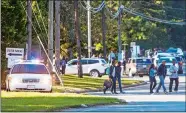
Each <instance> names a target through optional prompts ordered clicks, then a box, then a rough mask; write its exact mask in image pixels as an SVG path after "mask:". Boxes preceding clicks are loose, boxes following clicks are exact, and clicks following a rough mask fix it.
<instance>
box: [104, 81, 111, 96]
mask: <svg viewBox="0 0 186 113" xmlns="http://www.w3.org/2000/svg"><path fill="white" fill-rule="evenodd" d="M111 86H112V80H111V79H110V78H109V79H108V80H105V81H104V84H103V93H104V94H105V93H106V91H107V89H109V88H111Z"/></svg>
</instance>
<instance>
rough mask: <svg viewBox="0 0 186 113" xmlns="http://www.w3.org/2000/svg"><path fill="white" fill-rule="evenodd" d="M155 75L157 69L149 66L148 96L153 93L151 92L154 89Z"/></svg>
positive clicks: (152, 65)
mask: <svg viewBox="0 0 186 113" xmlns="http://www.w3.org/2000/svg"><path fill="white" fill-rule="evenodd" d="M156 73H157V69H156V68H155V66H154V64H151V66H150V68H149V79H150V94H152V93H154V92H153V90H154V88H155V87H156V84H157V83H156V77H155V76H156Z"/></svg>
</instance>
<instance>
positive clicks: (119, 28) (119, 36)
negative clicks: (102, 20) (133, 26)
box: [118, 0, 121, 60]
mask: <svg viewBox="0 0 186 113" xmlns="http://www.w3.org/2000/svg"><path fill="white" fill-rule="evenodd" d="M119 8H120V12H119V17H118V60H121V59H119V55H121V1H120V0H119Z"/></svg>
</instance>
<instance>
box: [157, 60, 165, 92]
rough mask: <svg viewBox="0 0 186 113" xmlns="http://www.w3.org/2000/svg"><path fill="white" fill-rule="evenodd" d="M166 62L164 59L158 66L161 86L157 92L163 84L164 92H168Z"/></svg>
mask: <svg viewBox="0 0 186 113" xmlns="http://www.w3.org/2000/svg"><path fill="white" fill-rule="evenodd" d="M165 63H166V62H165V61H162V64H161V65H160V66H159V67H158V76H159V79H160V83H159V86H158V88H157V90H156V93H159V90H160V88H161V86H162V87H163V90H164V93H165V94H167V91H166V88H165V84H164V81H165V77H166V75H167V68H166V66H165Z"/></svg>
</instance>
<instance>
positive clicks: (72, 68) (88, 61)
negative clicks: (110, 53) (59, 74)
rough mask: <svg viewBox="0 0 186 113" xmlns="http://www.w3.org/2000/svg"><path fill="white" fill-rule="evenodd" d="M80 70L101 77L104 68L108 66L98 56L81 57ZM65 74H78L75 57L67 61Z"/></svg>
mask: <svg viewBox="0 0 186 113" xmlns="http://www.w3.org/2000/svg"><path fill="white" fill-rule="evenodd" d="M81 63H82V70H83V74H89V75H90V76H93V77H101V76H102V75H103V74H105V71H106V68H107V67H108V64H107V62H106V61H105V60H104V59H100V58H82V59H81ZM65 71H66V72H65V73H66V74H78V69H77V59H72V60H70V61H69V62H67V65H66V70H65Z"/></svg>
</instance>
